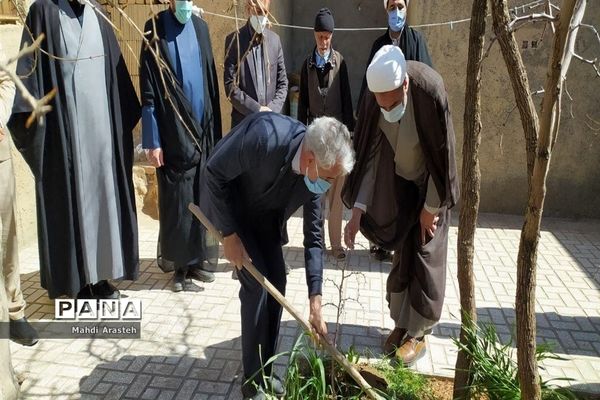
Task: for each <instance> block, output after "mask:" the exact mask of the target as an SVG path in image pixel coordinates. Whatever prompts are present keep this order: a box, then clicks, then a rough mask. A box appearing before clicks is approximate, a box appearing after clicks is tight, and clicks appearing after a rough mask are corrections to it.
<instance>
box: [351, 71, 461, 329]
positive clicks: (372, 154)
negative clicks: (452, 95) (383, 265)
mask: <svg viewBox="0 0 600 400" xmlns="http://www.w3.org/2000/svg"><path fill="white" fill-rule="evenodd" d="M407 69H408V76H409V79H410V80H409V90H410V91H411V95H412V101H413V106H414V117H415V123H416V128H417V133H418V137H419V143H420V146H421V148H422V151H423V155H424V157H425V162H426V168H427V175H428V176H427V178H429V177H431V179H432V180H433V182H434V184H435V187H436V189H437V192H438V195H439V199H440V205H439V208H440V212H439V214H438V215H439V216H440V221H439V222H438V226H439V228H438V230H437V231H436V234H435V237H434V238H433V239H432V240H430V241H429V242H428V243H427V244H425V245H423V244H422V243H421V240H420V222H419V215H420V212H421V210H422V209H423V205H424V203H425V194H426V191H427V190H426V185H418V184H415V182H412V181H407V180H405V179H403V178H402V177H400V176H398V175H397V174H396V173H395V171H396V168H395V163H394V149H393V148H392V146H391V145H390V143H389V141H388V140H387V139H386V137H385V135H384V134H383V132H382V131H381V129H380V128H379V127H378V122H379V117H380V115H381V112H380V109H379V105H378V104H377V101H376V99H375V96H374V95H373V94H372V93H371V92H366V94H365V98H364V101H363V102H362V104H361V107H360V109H359V113H358V119H357V124H356V129H355V131H354V148H355V150H356V164H355V166H354V169H353V170H352V173H351V174H350V175H349V176H348V177H347V178H346V184H345V186H344V188H343V190H342V200H343V202H344V204H345V205H346V207H348V208H352V207H354V205H355V202H356V199H357V197H358V194H359V192H360V189H361V185H362V182H363V178H364V177H365V174H366V172H367V169H368V166H369V162H371V161H372V160H378V163H377V165H376V173H375V184H374V185H373V186H374V191H373V194H372V199H371V201H370V204H369V205H368V206H367V211H366V213H365V214H363V216H362V218H361V226H360V230H361V232H362V233H363V235H364V236H365V237H366V238H367V239H369V240H370V241H371V242H373V243H374V244H376V245H377V246H380V247H382V248H384V249H387V250H394V251H395V253H396V254H395V257H394V266H393V268H392V271H391V272H390V275H389V277H388V281H387V292H388V297H389V295H390V294H393V293H402V292H404V291H405V290H407V289H408V291H409V292H410V302H411V305H412V307H413V308H414V309H415V310H416V311H417V312H418V313H419V314H420V315H421V316H422V317H424V318H426V319H428V320H431V321H437V320H439V318H440V315H441V311H442V305H443V300H444V290H445V281H446V255H447V247H448V236H447V233H448V223H449V218H450V213H449V210H450V209H451V208H452V207H454V205H455V204H456V201H457V200H458V196H459V188H458V181H457V177H456V161H455V154H454V148H455V137H454V127H453V125H452V119H451V115H450V109H449V106H448V98H447V94H446V90H445V88H444V82H443V80H442V78H441V76H440V75H439V74H438V73H437V72H435V71H434V70H433V69H432V68H431V67H429V66H427V65H425V64H423V63H420V62H416V61H408V62H407ZM401 126H402V125H401ZM377 153H379V154H378V157H376V155H377ZM424 182H427V179H424ZM440 228H441V229H440Z"/></svg>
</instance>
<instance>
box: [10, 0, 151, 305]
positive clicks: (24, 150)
mask: <svg viewBox="0 0 600 400" xmlns="http://www.w3.org/2000/svg"><path fill="white" fill-rule="evenodd" d="M91 4H92V5H93V7H95V9H96V15H97V19H98V24H99V29H100V33H101V35H102V39H103V46H104V61H105V73H106V90H107V98H108V111H109V114H110V122H109V125H110V127H111V132H110V133H108V134H109V135H111V136H112V149H111V150H110V151H111V152H112V155H113V157H112V162H113V163H114V165H113V167H112V168H113V170H114V181H115V183H114V187H115V198H116V202H117V211H118V220H117V221H111V223H115V224H118V229H119V231H120V245H121V247H122V258H123V260H122V265H123V270H122V272H123V273H122V276H112V277H111V278H124V279H136V278H137V276H138V263H139V252H138V238H137V219H136V209H135V197H134V190H133V180H132V167H133V137H132V130H133V128H134V126H135V125H136V124H137V122H138V120H139V118H140V105H139V101H138V99H137V96H136V94H135V90H134V88H133V84H132V82H131V79H130V77H129V73H128V72H127V67H126V65H125V60H124V59H123V55H122V54H121V50H120V48H119V45H118V43H117V40H116V37H115V35H114V32H113V30H112V28H111V26H110V25H109V24H108V23H107V22H106V21H105V19H104V18H103V17H102V16H100V15H99V13H100V12H102V11H101V10H100V5H99V4H98V3H96V2H95V1H94V0H91ZM86 7H90V6H88V5H86ZM59 12H60V8H59V5H58V0H37V1H36V2H34V3H33V4H32V5H31V7H30V9H29V13H28V15H27V20H26V25H27V27H26V29H24V32H23V38H22V40H21V43H22V45H24V44H26V43H31V42H32V38H31V36H30V33H29V32H31V34H33V36H34V38H37V37H39V36H40V35H41V34H44V35H45V39H44V40H43V41H42V43H41V46H40V47H41V50H43V51H44V53H43V52H42V51H40V50H37V51H35V52H34V53H31V54H28V55H26V56H24V57H22V58H21V59H19V61H18V64H17V74H18V75H19V76H21V77H22V79H23V83H24V85H25V87H26V88H27V89H28V90H29V92H30V93H31V94H32V95H33V96H34V97H35V98H42V97H43V96H45V95H46V94H48V93H49V92H50V91H51V90H52V89H56V90H57V92H56V96H55V97H54V99H52V101H51V102H50V105H51V106H52V111H51V112H50V113H48V114H47V115H46V116H45V118H44V121H43V123H34V124H33V125H31V126H30V127H27V126H26V120H27V118H28V117H29V114H30V112H31V110H32V107H31V105H30V104H29V103H28V102H27V101H26V100H25V98H24V97H23V96H22V95H21V93H19V92H17V96H16V98H15V103H14V107H13V115H12V117H11V119H10V121H9V124H8V125H9V127H10V130H11V133H12V135H13V139H14V142H15V145H16V147H17V148H18V149H19V151H20V152H21V154H22V155H23V157H24V159H25V161H26V162H27V164H28V165H29V167H30V168H31V171H32V173H33V175H34V178H35V190H36V204H37V219H38V244H39V252H40V280H41V284H42V287H44V288H45V289H47V290H48V295H49V296H50V298H56V297H58V296H61V295H67V296H70V297H73V296H75V295H76V294H77V293H78V292H79V290H80V289H81V288H82V287H83V286H84V285H85V284H88V283H95V282H89V281H88V277H87V276H86V275H87V273H88V272H87V271H86V270H85V268H84V263H83V244H82V230H83V229H89V228H90V227H84V226H82V224H81V219H80V218H78V214H80V211H82V212H83V213H85V210H78V208H81V207H80V205H79V204H78V201H77V194H76V193H77V187H76V186H75V185H76V184H77V183H76V180H75V178H74V172H73V171H74V165H73V146H72V142H73V140H74V138H73V136H72V135H73V132H72V129H71V127H72V121H70V120H69V118H70V115H73V110H68V109H67V104H68V101H67V100H68V99H66V97H65V96H66V93H67V92H68V91H67V90H66V89H65V82H64V80H63V71H62V67H61V62H62V61H61V60H59V59H57V58H55V57H49V56H48V55H47V54H51V55H56V54H60V52H61V38H62V36H61V22H60V15H59ZM89 79H93V77H89ZM75 84H79V85H85V82H84V81H81V80H79V81H77V82H75ZM80 132H82V133H84V132H85V129H83V130H80ZM92 267H93V266H92ZM101 279H102V278H101Z"/></svg>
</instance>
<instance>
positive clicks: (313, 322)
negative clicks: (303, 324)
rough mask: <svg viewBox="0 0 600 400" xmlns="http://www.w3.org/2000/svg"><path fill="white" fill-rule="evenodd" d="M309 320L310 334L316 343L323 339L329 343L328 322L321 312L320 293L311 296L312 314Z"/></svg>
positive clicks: (318, 343)
mask: <svg viewBox="0 0 600 400" xmlns="http://www.w3.org/2000/svg"><path fill="white" fill-rule="evenodd" d="M308 322H310V327H311V330H310V334H311V337H312V339H313V341H314V342H315V344H316V345H320V344H321V341H322V340H324V341H326V342H327V343H329V340H328V338H327V323H325V320H324V319H323V314H322V313H321V295H320V294H316V295H312V296H310V314H309V316H308Z"/></svg>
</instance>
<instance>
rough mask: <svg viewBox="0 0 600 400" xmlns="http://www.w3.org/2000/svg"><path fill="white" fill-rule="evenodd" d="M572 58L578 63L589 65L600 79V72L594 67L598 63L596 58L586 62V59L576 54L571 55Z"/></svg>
mask: <svg viewBox="0 0 600 400" xmlns="http://www.w3.org/2000/svg"><path fill="white" fill-rule="evenodd" d="M573 57H575V58H576V59H578V60H579V61H581V62H583V63H586V64H590V65H591V66H592V67H593V68H594V70H595V71H596V75H597V76H599V77H600V70H599V69H598V66H596V62H597V61H598V57H596V58H594V59H593V60H588V59H586V58H583V57H581V56H580V55H579V54H577V53H573Z"/></svg>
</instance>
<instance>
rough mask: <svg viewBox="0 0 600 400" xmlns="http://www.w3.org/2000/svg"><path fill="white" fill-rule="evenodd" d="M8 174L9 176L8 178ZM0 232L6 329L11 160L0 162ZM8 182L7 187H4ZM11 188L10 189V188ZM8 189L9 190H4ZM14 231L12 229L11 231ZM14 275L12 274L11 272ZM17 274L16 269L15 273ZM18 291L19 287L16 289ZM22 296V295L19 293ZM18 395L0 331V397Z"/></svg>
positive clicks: (0, 301)
mask: <svg viewBox="0 0 600 400" xmlns="http://www.w3.org/2000/svg"><path fill="white" fill-rule="evenodd" d="M9 175H10V178H9ZM0 184H1V185H2V187H0V232H2V241H1V242H0V244H1V246H0V271H3V273H2V274H0V322H2V323H1V324H0V329H2V330H5V331H8V324H7V322H8V319H9V317H8V316H9V312H8V307H9V301H8V299H7V293H8V292H9V290H7V289H8V287H6V288H5V281H6V280H5V273H4V271H6V268H5V267H6V266H5V260H6V259H7V258H8V257H10V255H11V251H16V245H15V246H14V249H11V248H10V247H9V246H6V245H7V243H8V242H10V240H7V239H9V237H7V236H6V235H7V234H8V233H10V232H11V229H13V230H14V226H13V227H12V228H11V225H10V223H9V224H8V226H7V225H6V223H5V222H9V221H5V212H4V211H5V207H4V206H5V203H6V204H7V203H10V204H11V206H12V198H13V197H14V196H13V195H14V175H13V173H12V163H11V160H7V161H1V162H0ZM5 184H8V186H9V187H5V186H6V185H5ZM11 188H12V189H11ZM6 189H10V190H6ZM11 221H12V224H13V225H14V212H13V214H12V219H11ZM12 232H13V233H14V231H12ZM14 236H15V235H13V240H14V241H15V242H16V238H15V237H14ZM12 275H14V274H12ZM16 275H17V277H18V276H19V274H18V271H17V273H16ZM18 291H19V292H20V287H19V289H18ZM21 297H22V295H21ZM18 396H19V385H18V384H17V379H16V377H15V373H14V370H13V367H12V363H11V361H10V348H9V340H8V332H2V333H1V335H0V399H3V400H13V399H16V398H18Z"/></svg>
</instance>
